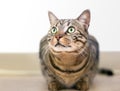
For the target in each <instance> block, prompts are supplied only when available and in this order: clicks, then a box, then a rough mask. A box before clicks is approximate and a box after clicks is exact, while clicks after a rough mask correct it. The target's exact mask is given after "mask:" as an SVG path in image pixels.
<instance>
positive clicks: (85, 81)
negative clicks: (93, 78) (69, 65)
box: [75, 76, 90, 91]
mask: <svg viewBox="0 0 120 91" xmlns="http://www.w3.org/2000/svg"><path fill="white" fill-rule="evenodd" d="M89 85H90V80H89V77H88V76H85V77H84V78H82V79H81V80H80V81H78V82H77V83H76V85H75V89H77V90H80V91H88V89H89Z"/></svg>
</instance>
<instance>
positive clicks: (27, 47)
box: [0, 0, 120, 52]
mask: <svg viewBox="0 0 120 91" xmlns="http://www.w3.org/2000/svg"><path fill="white" fill-rule="evenodd" d="M85 9H90V11H91V16H92V19H91V23H90V27H89V32H90V33H91V34H93V35H94V36H95V37H96V38H97V40H98V41H99V43H100V50H101V51H120V41H119V39H120V0H0V52H38V50H39V41H40V39H41V38H42V37H43V36H44V35H45V34H46V33H47V31H48V29H49V26H50V24H49V20H48V10H50V11H52V12H53V13H54V14H55V15H56V16H57V17H58V18H76V17H78V16H79V15H80V14H81V12H82V11H83V10H85Z"/></svg>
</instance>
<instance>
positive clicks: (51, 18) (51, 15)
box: [48, 11, 58, 25]
mask: <svg viewBox="0 0 120 91" xmlns="http://www.w3.org/2000/svg"><path fill="white" fill-rule="evenodd" d="M48 16H49V21H50V24H51V25H54V24H55V23H56V22H57V21H58V18H57V17H56V16H55V15H54V14H53V13H52V12H50V11H48Z"/></svg>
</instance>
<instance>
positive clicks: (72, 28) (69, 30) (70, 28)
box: [67, 26, 75, 33]
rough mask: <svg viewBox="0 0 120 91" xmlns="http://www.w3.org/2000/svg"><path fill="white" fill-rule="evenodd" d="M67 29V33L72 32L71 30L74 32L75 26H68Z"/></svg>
mask: <svg viewBox="0 0 120 91" xmlns="http://www.w3.org/2000/svg"><path fill="white" fill-rule="evenodd" d="M67 31H68V33H73V32H75V28H74V27H73V26H71V27H69V28H68V30H67Z"/></svg>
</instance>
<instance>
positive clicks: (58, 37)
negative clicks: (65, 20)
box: [55, 34, 64, 40]
mask: <svg viewBox="0 0 120 91" xmlns="http://www.w3.org/2000/svg"><path fill="white" fill-rule="evenodd" d="M63 36H64V34H59V35H56V36H55V38H56V39H57V40H59V39H60V38H62V37H63Z"/></svg>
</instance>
